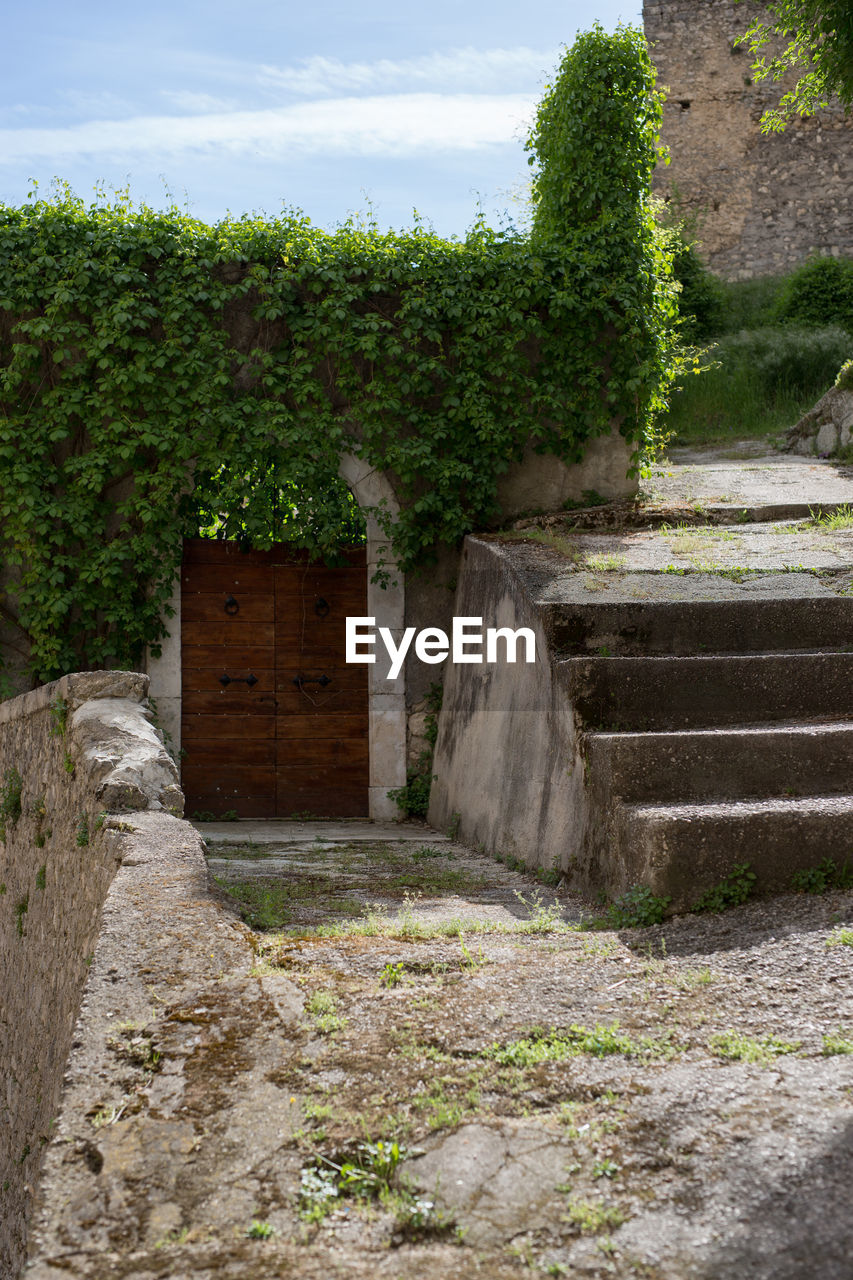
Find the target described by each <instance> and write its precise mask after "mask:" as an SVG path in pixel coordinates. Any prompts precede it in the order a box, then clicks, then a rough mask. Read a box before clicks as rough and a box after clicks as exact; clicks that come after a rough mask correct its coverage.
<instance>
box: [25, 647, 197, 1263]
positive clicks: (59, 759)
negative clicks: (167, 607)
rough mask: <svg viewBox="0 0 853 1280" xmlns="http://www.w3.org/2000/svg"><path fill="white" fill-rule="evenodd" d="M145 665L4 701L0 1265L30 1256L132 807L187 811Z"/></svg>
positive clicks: (67, 680) (71, 679) (66, 680)
mask: <svg viewBox="0 0 853 1280" xmlns="http://www.w3.org/2000/svg"><path fill="white" fill-rule="evenodd" d="M147 690H148V680H147V677H146V676H143V675H137V674H135V673H130V672H121V671H112V672H86V673H81V674H77V675H69V676H64V677H63V678H62V679H61V680H57V681H55V682H54V683H53V684H49V685H44V686H42V687H41V688H39V689H36V690H34V691H32V692H31V693H25V694H21V696H20V697H17V698H14V699H11V700H10V701H8V702H5V703H2V704H0V836H2V843H0V992H2V1004H0V1063H2V1086H0V1275H2V1276H4V1277H14V1276H15V1275H17V1273H18V1270H19V1269H20V1267H21V1265H22V1264H23V1261H24V1257H25V1253H26V1247H27V1230H28V1223H29V1220H30V1217H31V1211H32V1204H33V1197H34V1194H35V1189H36V1186H37V1181H38V1177H39V1170H40V1166H41V1163H42V1157H43V1154H44V1151H45V1148H46V1146H47V1144H48V1143H49V1142H50V1141H51V1138H52V1135H53V1132H54V1124H55V1118H56V1116H57V1110H58V1105H59V1099H60V1093H61V1089H62V1082H63V1075H64V1073H65V1069H66V1062H67V1060H68V1055H69V1052H70V1049H71V1043H72V1034H73V1028H74V1021H75V1018H76V1016H77V1012H78V1008H79V1005H80V1000H81V996H82V994H83V989H84V986H85V984H86V980H87V976H88V974H89V966H90V964H91V962H92V957H93V953H94V951H95V946H96V941H97V938H98V931H99V923H100V917H101V909H102V906H103V903H104V900H105V898H106V896H107V893H108V891H109V887H110V884H111V882H112V880H113V877H114V876H115V874H116V871H117V869H118V867H119V865H120V862H121V857H122V843H123V836H122V831H121V827H122V826H123V825H127V824H126V823H123V822H122V820H121V819H120V818H118V817H116V816H114V815H115V814H116V813H117V812H121V811H124V812H126V811H128V810H136V811H139V810H146V809H154V810H161V811H162V810H167V811H171V812H172V813H175V814H180V813H181V812H182V809H183V796H182V794H181V791H180V788H179V786H178V780H177V772H176V769H175V765H174V763H173V761H172V760H171V758H170V757H169V756H168V755H167V753H166V752H165V750H164V748H163V745H162V743H161V741H160V738H159V737H158V735H157V733H156V731H155V730H154V728H153V727H152V725H151V723H150V721H149V719H148V715H147V711H146V707H145V697H146V694H147Z"/></svg>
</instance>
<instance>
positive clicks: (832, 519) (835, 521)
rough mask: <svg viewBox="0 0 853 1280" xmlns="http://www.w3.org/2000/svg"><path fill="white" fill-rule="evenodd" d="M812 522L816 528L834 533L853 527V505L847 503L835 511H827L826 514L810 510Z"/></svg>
mask: <svg viewBox="0 0 853 1280" xmlns="http://www.w3.org/2000/svg"><path fill="white" fill-rule="evenodd" d="M809 515H810V516H811V523H812V525H813V526H814V527H815V528H816V529H821V530H824V531H826V532H830V533H834V532H835V531H836V530H838V529H853V506H851V505H850V504H849V503H845V504H843V505H841V506H838V507H836V508H835V510H834V511H827V512H826V513H825V514H824V515H820V514H817V515H816V514H815V512H814V511H811V510H810V511H809Z"/></svg>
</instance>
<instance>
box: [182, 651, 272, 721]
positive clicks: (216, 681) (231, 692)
mask: <svg viewBox="0 0 853 1280" xmlns="http://www.w3.org/2000/svg"><path fill="white" fill-rule="evenodd" d="M239 657H241V654H240V653H239V652H238V653H236V654H234V656H233V657H232V659H231V660H230V661H229V663H228V666H227V667H190V666H185V667H184V669H183V675H182V677H181V685H182V692H184V693H186V692H188V691H192V692H204V691H205V690H206V691H207V692H209V693H218V694H221V695H222V698H223V710H224V709H225V707H226V704H227V701H228V699H232V700H233V699H234V698H235V696H236V695H237V694H242V695H244V696H247V697H249V698H253V699H258V697H259V696H260V695H262V694H270V695H272V696H274V695H275V679H276V676H275V672H274V671H270V670H269V668H264V667H255V666H249V665H248V664H242V663H239V662H237V661H236V660H235V659H237V658H239ZM223 675H228V676H230V677H231V679H232V682H233V683H232V684H229V685H228V686H225V685H222V684H221V683H220V677H221V676H223ZM250 675H253V676H254V677H255V680H256V683H255V684H254V685H253V686H252V687H251V689H250V688H249V687H248V685H246V683H245V680H246V679H248V677H249V676H250ZM254 705H255V704H254V703H249V704H247V706H249V708H250V709H251V707H253V706H254Z"/></svg>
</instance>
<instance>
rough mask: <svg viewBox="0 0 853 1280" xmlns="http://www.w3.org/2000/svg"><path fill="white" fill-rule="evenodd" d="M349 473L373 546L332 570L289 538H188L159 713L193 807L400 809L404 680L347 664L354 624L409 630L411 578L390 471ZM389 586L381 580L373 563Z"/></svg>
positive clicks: (356, 812) (156, 694)
mask: <svg viewBox="0 0 853 1280" xmlns="http://www.w3.org/2000/svg"><path fill="white" fill-rule="evenodd" d="M340 474H341V477H342V478H343V480H344V481H345V482H346V484H347V485H348V486H349V488H350V490H351V491H352V493H353V495H354V496H355V498H356V501H357V502H358V504H359V506H360V507H361V508H362V510H363V512H364V515H365V522H366V526H367V542H366V546H365V547H364V548H358V549H354V550H353V551H351V552H349V553H347V560H346V564H345V565H344V566H343V567H340V568H332V569H329V568H325V567H324V566H323V565H318V564H316V563H315V564H311V563H310V561H309V560H308V558H307V555H306V554H305V553H304V552H301V551H294V550H293V549H292V548H289V547H288V546H287V544H286V543H285V544H281V543H280V544H277V546H275V547H273V548H272V549H271V550H268V551H250V552H249V553H243V552H242V551H241V550H240V547H239V546H238V544H237V543H230V542H217V541H215V540H211V539H201V538H199V539H189V540H188V541H187V542H186V543H185V546H184V558H183V567H182V573H181V581H180V583H179V584H178V586H177V587H176V589H175V592H174V595H173V597H172V601H171V605H172V608H173V609H174V610H175V613H174V616H173V617H172V618H170V620H169V624H168V625H169V632H170V634H169V637H168V639H167V640H165V641H164V642H163V645H162V651H161V655H160V657H159V658H153V657H150V656H149V659H148V672H149V675H150V678H151V696H152V698H153V699H154V702H155V705H156V708H157V713H158V717H159V719H160V722H161V724H162V725H163V727H164V729H165V730H166V732H167V733H168V735H169V737H170V738H171V740H172V742H173V744H174V746H175V748H176V749H178V750H181V752H182V755H183V770H182V772H183V785H184V788H185V791H186V793H187V809H188V812H189V813H192V812H194V811H205V812H211V813H215V814H216V816H217V817H219V816H221V815H222V814H223V813H227V812H232V811H233V812H236V813H237V814H238V815H239V816H240V817H241V818H252V817H260V818H271V817H286V816H289V815H291V814H297V813H312V814H318V815H323V816H340V817H344V816H346V817H362V816H364V817H366V816H370V817H372V818H395V817H398V816H399V810H398V808H397V805H396V804H395V802H394V801H393V800H391V799H389V797H388V792H389V790H393V789H394V788H396V787H401V786H403V785H404V784H405V781H406V706H405V692H404V675H403V674H402V673H401V674H400V675H399V677H398V678H397V679H396V680H393V681H392V680H387V679H385V676H386V668H385V665H384V664H383V660H382V655H381V653H380V654H377V662H376V663H375V664H374V665H361V666H357V667H353V666H349V667H347V666H346V664H345V662H344V619H345V617H346V616H347V615H350V616H364V615H366V616H369V617H373V618H375V620H376V626H377V627H379V626H382V627H387V628H389V630H390V631H391V632H392V634H393V635H394V636H395V638H397V639H398V638H399V636H400V635H401V634H402V631H403V629H404V620H405V586H404V580H403V575H402V574H401V573H400V572H399V571H398V570H397V568H396V561H395V558H394V555H393V552H392V550H391V548H390V546H389V545H388V543H387V540H386V538H385V536H384V534H383V532H382V529H381V526H380V524H379V521H378V519H377V515H376V512H377V510H379V509H381V510H384V511H385V512H387V513H388V514H389V515H390V516H391V517H392V518H393V517H394V516H395V515H396V512H397V500H396V497H395V494H394V491H393V488H392V487H391V484H390V482H389V480H388V478H387V477H386V476H385V475H384V474H383V473H382V472H381V471H378V470H376V469H375V468H372V467H371V466H370V465H369V464H368V463H366V462H364V461H363V460H362V459H360V458H356V457H355V456H354V455H351V454H345V455H343V456H342V458H341V460H340ZM379 567H382V568H383V570H384V573H383V576H382V581H383V583H384V585H382V584H381V583H379V582H374V581H372V579H373V577H374V575H375V573H376V570H377V568H379Z"/></svg>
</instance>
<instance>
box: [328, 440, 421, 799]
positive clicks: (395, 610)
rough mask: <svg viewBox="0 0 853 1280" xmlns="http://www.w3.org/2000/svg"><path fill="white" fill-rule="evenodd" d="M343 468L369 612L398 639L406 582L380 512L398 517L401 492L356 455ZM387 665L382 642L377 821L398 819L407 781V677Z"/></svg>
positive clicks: (375, 688)
mask: <svg viewBox="0 0 853 1280" xmlns="http://www.w3.org/2000/svg"><path fill="white" fill-rule="evenodd" d="M338 471H339V474H340V476H341V479H342V480H343V481H344V482H345V483H346V484H347V485H348V487H349V488H350V490H351V491H352V493H353V495H354V497H355V499H356V501H357V502H358V505H359V506H360V507H361V509H362V511H363V512H364V517H365V522H366V524H367V572H368V579H367V612H368V615H369V616H370V617H372V618H375V620H376V626H377V627H388V628H389V630H390V631H391V632H392V634H393V636H394V639H395V640H396V641H397V642H398V643H399V641H400V639H401V638H402V634H403V631H404V628H405V609H406V592H405V580H404V577H403V574H402V573H401V572H400V571H399V569H398V568H397V559H396V556H395V555H394V552H393V550H392V548H391V546H390V544H389V542H388V539H387V537H386V536H385V534H384V532H383V530H382V528H381V526H380V524H379V521H378V520H377V518H376V514H375V513H376V511H377V509H380V508H381V509H383V510H385V511H387V512H388V514H389V515H390V516H391V517H392V518H394V517H396V515H397V514H398V512H399V510H400V507H399V503H398V502H397V496H396V494H395V493H394V489H393V487H392V485H391V482H390V480H389V479H388V477H387V476H386V475H385V473H384V472H383V471H379V470H378V469H377V468H376V467H373V466H371V465H370V463H368V462H365V460H364V459H363V458H358V457H356V456H355V454H352V453H344V454H342V455H341V458H340V463H339V467H338ZM379 567H382V568H383V569H384V570H385V572H386V574H387V575H388V576H387V578H386V579H385V583H384V585H382V584H380V583H378V582H373V581H371V579H372V578H373V575H374V573H375V571H376V569H377V568H379ZM387 668H388V658H387V655H386V654H385V653H384V651H383V649H382V646H379V647H378V649H377V653H376V662H375V663H374V664H373V665H372V666H370V667H369V668H368V690H369V692H368V698H369V728H368V735H369V742H370V783H369V786H370V816H371V818H376V819H383V818H384V819H396V818H399V816H400V810H399V808H398V807H397V804H396V802H395V801H394V800H390V799H389V798H388V791H389V790H391V789H393V788H394V787H403V786H405V784H406V689H405V676H404V673H403V672H401V673H400V675H399V676H398V677H397V679H396V680H386V679H385V676H386V675H387Z"/></svg>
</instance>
